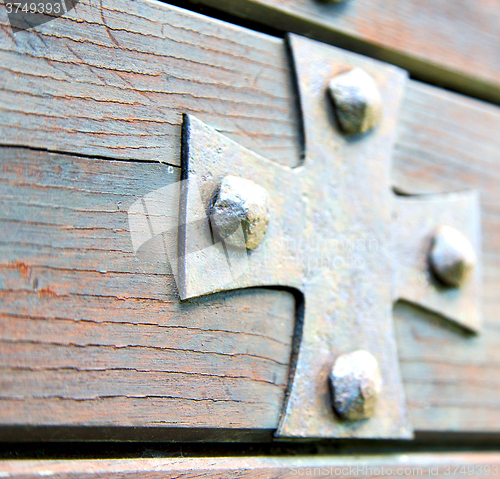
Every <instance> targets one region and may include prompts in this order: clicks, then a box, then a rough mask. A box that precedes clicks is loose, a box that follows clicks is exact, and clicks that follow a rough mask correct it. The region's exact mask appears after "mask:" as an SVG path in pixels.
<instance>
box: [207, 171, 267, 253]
mask: <svg viewBox="0 0 500 479" xmlns="http://www.w3.org/2000/svg"><path fill="white" fill-rule="evenodd" d="M211 220H212V225H213V226H214V229H215V230H216V232H217V234H218V235H219V236H220V237H221V238H222V239H224V240H225V242H226V243H229V244H231V245H233V246H237V247H241V246H245V247H246V248H247V249H254V248H257V246H259V244H260V243H261V241H262V240H263V239H264V235H265V233H266V230H267V225H268V224H269V195H268V193H267V191H266V190H265V189H264V188H262V187H261V186H259V185H257V184H255V183H254V182H253V181H251V180H247V179H245V178H240V177H238V176H226V177H225V178H224V179H223V180H222V182H221V184H220V188H219V191H218V192H217V196H216V198H215V202H214V204H213V207H212V215H211ZM240 225H241V227H242V230H243V235H241V234H239V235H238V232H239V231H241V230H240V229H239V227H240Z"/></svg>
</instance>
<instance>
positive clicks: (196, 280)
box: [179, 35, 479, 438]
mask: <svg viewBox="0 0 500 479" xmlns="http://www.w3.org/2000/svg"><path fill="white" fill-rule="evenodd" d="M289 42H290V46H291V51H292V56H293V63H294V69H295V72H296V77H297V82H298V90H299V94H300V100H301V109H302V117H303V124H304V139H305V160H304V162H303V163H302V164H300V165H299V166H297V167H295V168H288V167H284V166H281V165H279V164H277V163H275V162H272V161H268V160H266V159H265V158H263V157H261V156H259V155H257V154H255V153H253V152H251V151H249V150H247V149H245V148H243V147H241V146H240V145H238V144H236V143H235V142H233V141H231V140H230V139H228V138H227V137H225V136H223V135H221V134H220V133H218V132H217V131H215V130H214V129H212V128H210V127H209V126H207V125H205V124H203V123H202V122H201V121H199V120H197V119H196V118H193V117H190V116H186V117H185V123H184V131H183V169H184V178H185V179H190V178H194V177H196V178H198V179H199V182H200V188H199V192H196V195H201V201H202V204H203V208H206V209H207V210H208V209H209V208H210V205H211V203H212V201H213V196H214V194H215V192H216V191H217V189H218V187H219V185H220V183H221V181H222V180H223V178H225V177H226V176H228V175H234V176H237V177H241V178H245V179H249V180H252V181H253V182H254V183H255V184H257V185H260V186H261V187H263V188H265V189H266V190H267V192H268V194H269V197H270V205H271V207H270V222H269V226H268V228H267V232H266V234H265V238H264V240H263V241H262V243H261V244H260V245H259V246H258V247H257V248H255V249H252V250H251V251H248V264H247V265H246V269H245V270H244V271H242V272H240V273H241V274H240V273H239V276H238V277H236V278H235V279H233V280H232V281H231V282H230V283H229V284H225V285H223V286H220V285H217V284H214V283H213V282H211V281H210V279H209V278H208V276H207V275H206V274H204V270H205V268H207V264H206V263H205V262H204V257H203V255H202V254H199V253H197V251H198V252H199V251H200V250H201V249H202V248H201V247H200V244H199V243H200V241H201V243H203V242H204V241H205V240H206V242H207V243H210V241H211V239H210V237H209V236H210V231H208V230H206V231H204V232H203V233H202V234H204V235H208V237H207V238H205V239H204V240H203V239H202V240H200V238H199V237H198V236H197V235H199V232H198V233H196V234H195V233H194V232H193V231H192V229H190V228H186V229H185V230H184V233H185V234H184V237H183V238H182V241H180V259H181V261H180V263H181V264H180V268H181V270H180V276H181V279H182V281H181V282H180V287H179V290H180V295H181V298H182V299H187V298H191V297H194V296H199V295H202V294H208V293H213V292H216V291H226V290H233V289H239V288H249V287H259V286H283V287H291V288H295V289H297V290H299V291H300V292H302V294H303V298H304V308H303V312H302V316H301V313H300V312H299V313H298V316H299V317H298V318H297V327H296V331H297V335H296V336H297V338H296V340H297V341H298V346H299V347H298V353H297V354H296V357H294V359H293V361H292V370H291V376H290V377H291V379H290V384H289V389H288V393H287V398H286V402H285V406H284V412H283V415H282V418H281V421H280V424H279V427H278V430H277V432H276V436H277V437H281V438H293V437H296V438H301V437H309V438H323V437H331V438H334V437H335V438H339V437H357V438H409V437H412V428H411V425H410V423H409V420H408V418H407V413H406V406H405V398H404V391H403V385H402V381H401V376H400V372H399V365H398V358H397V346H396V341H395V334H394V325H393V318H392V308H393V303H394V302H395V301H396V300H399V299H403V300H406V301H409V302H412V303H415V304H417V305H420V306H422V307H424V308H427V309H429V310H432V311H434V312H437V313H439V314H441V315H443V316H445V317H446V318H448V319H450V320H452V321H455V322H457V323H459V324H461V325H462V326H463V327H465V328H467V329H469V330H472V331H475V330H477V329H478V327H479V313H478V304H477V302H478V299H477V298H478V291H479V283H478V282H479V271H478V268H476V270H475V271H474V274H473V276H472V277H471V278H470V279H469V281H468V282H467V283H466V284H464V285H463V286H462V287H461V288H449V287H445V286H444V285H443V284H441V283H440V282H439V281H438V280H436V279H435V277H434V275H433V274H432V272H431V270H430V267H429V265H428V252H429V247H430V244H431V240H432V238H433V234H434V232H435V231H436V229H437V228H438V227H439V226H441V225H448V226H451V227H453V228H456V229H457V230H459V231H460V232H461V233H462V234H463V235H464V236H465V237H466V238H468V240H469V241H470V242H471V244H472V245H473V246H474V248H475V249H476V251H477V252H478V251H479V224H478V221H479V220H478V219H479V214H478V208H479V206H478V198H477V195H476V194H475V193H474V192H464V193H450V194H443V195H435V196H429V197H425V198H422V197H405V196H397V195H396V194H395V193H394V192H393V191H392V189H391V182H390V167H391V154H392V149H393V145H394V142H395V136H396V124H397V113H398V108H399V104H400V103H401V100H402V96H403V93H404V87H405V82H406V81H407V76H406V72H404V71H403V70H400V69H398V68H395V67H393V66H390V65H387V64H384V63H381V62H378V61H374V60H371V59H367V58H364V57H362V56H359V55H356V54H353V53H349V52H345V51H343V50H341V49H338V48H335V47H332V46H328V45H324V44H321V43H318V42H315V41H312V40H309V39H305V38H302V37H299V36H295V35H291V36H289ZM353 67H360V68H362V69H363V70H364V71H365V72H367V73H368V74H369V75H371V76H372V77H373V79H374V80H375V82H376V84H377V85H378V88H379V90H380V92H381V97H382V104H383V112H384V113H383V118H382V120H381V122H380V124H379V126H378V127H377V128H376V129H374V130H373V131H371V132H369V133H367V134H363V135H357V136H346V135H343V134H342V132H341V131H340V130H339V126H338V122H337V120H336V117H335V111H334V106H333V104H332V103H331V102H329V101H328V84H329V81H330V80H331V79H332V78H333V77H335V76H336V75H338V74H339V73H341V72H343V71H346V70H349V69H350V68H353ZM188 185H189V183H188ZM194 195H195V192H194V188H193V189H192V188H191V187H190V186H188V187H187V188H186V190H185V191H184V197H183V200H182V205H183V206H182V207H181V216H182V214H184V215H185V214H186V210H187V209H189V208H194V207H195V206H193V205H195V199H194ZM182 211H184V213H182ZM211 267H214V268H217V265H215V266H214V265H213V264H212V266H211ZM269 320H270V321H271V320H272V319H269ZM359 349H362V350H365V351H368V352H369V353H371V354H372V355H373V356H374V357H375V358H376V360H377V361H378V364H379V367H380V372H381V376H382V382H383V390H382V393H381V395H380V397H379V400H378V403H377V406H376V410H375V412H374V414H373V416H372V417H371V418H370V419H365V420H361V421H346V420H342V419H340V418H339V417H337V416H336V415H335V413H334V411H333V409H332V397H331V392H330V389H329V381H328V376H329V373H330V371H331V368H332V366H333V364H334V362H335V359H336V358H338V357H339V355H342V354H345V353H350V352H352V351H354V350H359Z"/></svg>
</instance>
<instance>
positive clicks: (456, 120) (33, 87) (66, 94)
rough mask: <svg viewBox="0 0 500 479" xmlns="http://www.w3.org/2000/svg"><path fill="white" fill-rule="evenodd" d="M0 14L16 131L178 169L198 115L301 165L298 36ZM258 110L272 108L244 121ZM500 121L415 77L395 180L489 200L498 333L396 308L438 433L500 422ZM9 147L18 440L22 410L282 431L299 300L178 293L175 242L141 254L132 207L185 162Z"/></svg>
mask: <svg viewBox="0 0 500 479" xmlns="http://www.w3.org/2000/svg"><path fill="white" fill-rule="evenodd" d="M0 24H2V25H3V28H2V29H1V31H0V54H1V55H2V56H3V61H2V62H0V69H2V70H1V71H2V73H1V77H0V78H1V80H2V86H3V87H4V88H3V89H2V90H0V108H1V110H0V111H1V114H0V130H1V132H2V136H1V137H0V138H1V139H0V142H2V143H3V144H4V145H15V144H22V145H25V146H28V147H36V148H48V149H61V150H64V151H66V152H68V153H76V154H78V153H80V154H87V155H97V156H106V157H114V158H115V159H132V160H133V159H135V160H155V159H156V160H158V159H160V160H162V161H164V162H167V163H168V162H170V163H172V164H173V165H177V164H178V162H179V145H180V138H179V136H180V126H179V125H180V120H181V115H182V113H183V112H184V111H190V112H193V113H194V114H195V115H196V116H198V117H200V118H201V119H202V120H203V121H205V122H207V123H208V124H210V125H211V126H215V127H216V128H218V129H220V130H221V131H222V132H223V133H225V134H227V135H229V136H231V138H232V139H234V140H236V141H238V142H239V143H241V144H243V145H244V146H248V147H250V148H251V149H252V150H254V151H256V152H258V153H260V154H263V155H264V156H266V157H267V158H270V159H273V160H275V161H278V162H281V163H283V164H288V165H294V164H296V163H298V161H299V158H300V141H299V135H298V134H297V132H298V131H299V130H300V125H299V122H298V118H297V115H296V109H295V98H294V96H293V91H292V88H291V86H290V85H291V82H292V73H291V71H290V70H289V66H288V63H287V59H286V53H285V47H284V45H283V42H282V41H281V40H277V39H275V38H271V37H267V36H264V35H260V34H255V33H253V32H250V31H247V30H244V29H241V28H237V27H234V26H230V25H227V24H224V23H222V22H219V21H216V20H212V19H207V18H204V17H201V16H199V15H195V14H192V13H190V12H184V11H182V10H180V9H176V8H172V7H169V6H167V5H163V4H159V3H153V2H151V3H149V2H148V3H146V2H125V1H123V0H113V3H107V2H106V1H104V2H103V5H102V9H101V6H100V4H98V3H96V2H90V3H88V2H82V3H81V4H79V5H78V6H77V8H76V9H75V11H74V12H72V13H71V15H70V16H69V17H68V18H61V19H58V20H55V21H54V22H51V23H48V24H45V25H42V26H40V27H38V28H37V32H36V33H33V32H31V33H30V32H19V33H17V34H16V35H15V36H13V35H12V34H11V33H10V30H9V28H8V27H7V26H6V16H5V9H3V8H0ZM161 32H163V33H161ZM161 35H163V36H161ZM113 39H114V40H115V41H113ZM144 52H146V53H144ZM255 56H257V58H256V57H255ZM152 70H154V71H153V73H148V72H151V71H152ZM228 70H230V71H228ZM155 72H156V73H155ZM122 77H123V78H122ZM120 78H121V80H120ZM124 78H125V80H124ZM181 80H182V81H181ZM173 86H175V88H174V87H173ZM150 90H151V91H150ZM151 95H153V96H152V97H151V98H153V100H151V99H148V97H150V96H151ZM228 95H229V97H228ZM202 97H203V98H202ZM227 98H229V99H230V100H231V101H230V102H226V100H225V99H227ZM190 105H191V106H190ZM249 105H250V106H249ZM254 108H255V109H256V110H254ZM249 109H250V110H251V111H254V112H256V111H259V114H258V115H256V116H255V118H253V119H252V120H249V119H248V118H247V120H242V118H241V117H239V115H242V116H245V115H246V112H248V111H250V110H249ZM149 114H150V116H146V115H149ZM168 115H172V117H173V118H174V120H173V121H172V124H170V123H167V122H165V121H164V118H165V117H166V116H168ZM163 128H165V136H164V137H163V136H161V137H160V136H159V134H158V132H160V133H161V134H162V135H163V133H164V130H163ZM499 131H500V109H499V108H498V107H495V106H492V105H488V104H485V103H481V102H479V101H475V100H471V99H467V98H465V97H463V96H460V95H456V94H451V93H446V92H444V91H442V90H440V89H438V88H434V87H429V86H425V85H423V84H419V83H417V82H414V81H411V82H410V83H409V86H408V89H407V93H406V98H405V101H404V104H403V107H402V112H401V121H400V131H399V139H398V142H397V146H396V152H395V156H394V174H393V178H394V184H395V186H396V187H397V189H399V190H401V191H406V192H408V193H423V192H441V191H455V190H460V189H465V188H476V189H478V190H479V191H480V193H481V201H482V208H483V217H482V224H483V250H484V261H483V265H484V278H485V285H484V296H483V300H484V317H485V325H484V332H483V333H482V334H481V335H480V336H478V337H474V336H470V335H467V334H465V333H464V332H463V331H462V330H460V329H458V328H456V327H453V326H451V325H450V324H448V323H447V322H446V321H444V320H441V319H439V318H437V317H435V316H431V315H428V314H425V313H423V312H422V311H417V310H415V309H413V308H412V307H410V306H407V305H402V304H401V305H398V306H397V308H396V310H395V317H396V327H397V340H398V345H399V354H400V360H401V364H402V373H403V379H404V382H405V388H406V393H407V399H408V404H409V410H410V414H411V417H412V420H413V424H414V426H415V428H416V429H417V430H420V431H459V432H460V431H462V432H463V431H485V432H487V431H490V432H494V431H496V432H498V431H499V430H500V384H499V381H498V377H499V374H498V371H499V368H500V359H499V352H498V351H499V350H498V344H499V342H500V317H499V313H498V311H499V310H500V304H499V302H500V299H499V291H500V260H499V258H500V206H499V205H500V171H499V166H498V165H499V163H498V152H499V151H500V137H499V135H498V132H499ZM167 132H168V133H167ZM0 154H1V156H0V163H1V165H2V168H1V173H0V219H1V222H2V238H1V239H0V265H1V271H0V298H1V300H0V306H1V314H2V316H1V319H0V334H1V338H2V340H1V343H0V346H1V354H0V361H1V366H0V367H1V368H2V369H1V370H0V371H1V374H0V380H1V387H0V394H1V395H2V396H3V399H1V402H0V416H1V423H2V424H3V425H4V426H5V427H4V428H2V429H1V430H0V436H2V434H4V433H5V431H8V430H10V429H8V427H7V426H9V425H10V426H16V425H17V426H20V425H28V426H41V425H43V426H47V427H55V428H57V427H60V428H62V427H63V426H64V427H66V426H71V425H73V426H83V425H85V426H88V427H90V426H95V427H102V428H105V427H108V426H119V425H121V426H123V427H130V428H133V427H139V426H156V427H165V428H168V427H170V426H182V427H183V428H203V427H205V429H204V431H207V428H210V427H212V426H215V427H217V428H221V430H224V428H233V429H247V430H248V429H252V428H262V429H263V430H266V431H268V430H271V429H273V428H275V427H276V424H277V420H278V418H279V415H280V412H281V407H282V398H283V394H284V390H285V387H286V382H287V374H288V361H289V355H290V347H291V335H292V330H293V319H294V312H295V304H294V298H293V297H292V296H291V295H290V294H289V293H286V292H277V291H267V290H258V291H241V292H237V293H232V294H227V295H214V296H211V297H207V298H205V299H203V300H198V301H190V302H188V303H182V304H180V303H179V302H178V299H177V296H176V289H175V285H174V282H173V279H172V276H171V275H170V274H169V269H168V267H166V266H165V264H166V262H165V261H164V257H163V256H161V259H160V260H159V259H158V256H159V253H158V251H159V245H158V244H157V243H155V242H154V241H152V242H151V243H150V244H149V245H148V248H146V249H144V250H140V251H139V255H138V256H137V257H135V256H134V254H133V252H132V245H131V242H130V235H129V231H128V224H127V221H126V213H125V212H126V210H127V208H128V206H129V205H130V204H131V203H132V202H133V201H134V200H135V199H137V198H138V197H140V196H142V195H144V194H145V193H148V192H150V191H152V190H154V189H156V188H158V187H161V186H164V185H166V184H169V183H170V182H172V181H175V179H176V178H178V175H179V171H178V169H177V168H175V167H170V168H169V166H167V165H162V164H159V163H158V162H155V161H140V162H139V161H138V162H132V161H111V160H109V159H106V160H104V159H103V160H99V159H87V158H78V157H74V156H69V155H62V154H52V153H47V152H37V151H30V150H29V149H25V148H10V147H8V148H2V149H1V150H0ZM10 426H9V427H10ZM25 432H26V431H25ZM5 434H7V433H5ZM82 434H83V433H82ZM128 434H129V435H128V436H127V438H132V439H133V438H134V437H137V436H134V434H135V432H134V430H131V432H130V430H129V432H128ZM2 437H3V438H5V437H7V436H6V435H3V436H2ZM9 437H11V436H9ZM51 437H54V438H56V437H57V433H54V436H51ZM74 437H76V436H74ZM191 437H192V436H191ZM198 437H206V436H203V435H202V434H201V433H200V434H199V436H198ZM160 438H161V436H160ZM225 438H226V435H225V433H221V434H220V435H219V439H225ZM156 439H157V440H158V439H159V438H158V436H156ZM194 439H196V437H194Z"/></svg>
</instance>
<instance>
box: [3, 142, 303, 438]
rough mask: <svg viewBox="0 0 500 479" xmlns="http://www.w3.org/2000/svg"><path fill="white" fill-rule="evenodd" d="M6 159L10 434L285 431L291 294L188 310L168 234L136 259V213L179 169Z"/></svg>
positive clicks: (24, 154)
mask: <svg viewBox="0 0 500 479" xmlns="http://www.w3.org/2000/svg"><path fill="white" fill-rule="evenodd" d="M0 155H1V156H0V165H1V166H0V171H1V173H0V184H1V193H0V212H1V213H0V222H1V224H2V231H3V232H4V233H3V235H2V239H1V241H0V258H1V262H0V308H1V309H0V371H1V373H0V423H1V424H3V425H6V426H7V425H9V426H12V425H20V424H29V425H50V426H55V425H61V426H83V425H85V426H95V425H101V426H105V425H111V424H112V425H114V426H141V427H147V426H157V427H172V426H175V427H177V428H186V427H192V428H223V429H224V428H228V429H251V428H256V429H259V430H272V429H275V428H276V425H277V422H278V419H279V415H280V411H281V406H282V402H283V398H284V392H285V388H286V385H287V381H288V370H289V361H290V351H291V341H292V334H293V327H294V325H293V317H294V311H295V303H294V298H293V296H292V295H290V294H289V293H285V292H280V293H278V292H271V291H264V290H262V291H252V292H248V291H247V292H245V291H243V292H236V293H234V294H232V295H229V296H224V297H222V296H217V295H214V296H212V297H208V298H205V299H204V300H202V301H190V302H185V303H183V304H180V303H179V300H178V296H177V289H176V286H175V282H174V279H173V276H172V274H171V272H170V271H169V269H168V266H167V265H168V260H167V258H166V257H165V255H164V254H163V251H162V249H160V247H159V244H158V237H157V238H156V239H153V240H151V241H149V243H146V244H145V245H144V247H143V248H141V249H140V250H139V252H138V254H137V255H134V252H133V249H132V242H131V239H130V233H129V226H128V220H127V210H128V208H129V207H130V205H131V204H132V203H133V202H134V201H135V200H136V199H137V198H140V197H142V196H143V195H144V194H146V193H148V192H149V191H152V190H155V189H157V188H160V187H162V186H165V185H168V184H171V183H172V182H173V181H177V180H178V179H179V169H178V168H175V169H174V168H172V167H168V166H166V165H160V164H154V163H143V164H141V163H134V162H123V161H109V160H87V159H82V158H74V157H69V156H64V155H56V154H50V153H45V152H35V151H30V150H25V149H18V148H3V149H1V150H0ZM253 301H256V302H257V303H258V305H259V307H258V308H257V309H254V308H253V307H252V302H253Z"/></svg>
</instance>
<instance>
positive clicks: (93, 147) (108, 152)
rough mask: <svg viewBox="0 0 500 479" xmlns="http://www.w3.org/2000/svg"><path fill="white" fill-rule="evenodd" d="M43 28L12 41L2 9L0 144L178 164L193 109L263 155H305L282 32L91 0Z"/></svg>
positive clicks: (153, 5)
mask: <svg viewBox="0 0 500 479" xmlns="http://www.w3.org/2000/svg"><path fill="white" fill-rule="evenodd" d="M36 30H37V31H36V32H31V31H30V32H19V33H17V34H16V35H15V36H13V35H12V34H11V33H10V27H9V24H8V19H7V14H6V9H4V8H2V9H0V78H1V79H2V89H1V91H0V138H1V140H0V141H1V142H2V144H9V145H29V146H33V147H38V148H46V149H49V150H61V151H68V152H73V153H78V154H87V155H94V156H107V157H112V158H125V159H138V160H155V161H156V160H158V161H161V162H164V163H169V164H173V165H178V164H179V151H180V141H179V132H180V125H181V122H182V113H192V114H194V115H196V116H197V117H199V118H200V119H202V120H203V121H205V122H207V123H208V124H210V125H212V126H214V127H216V128H218V129H220V130H221V131H223V132H224V133H225V134H227V135H228V136H229V137H231V138H233V139H234V140H236V141H238V142H239V143H241V144H243V145H245V146H247V147H249V148H252V149H254V150H255V151H258V152H259V153H261V154H262V155H264V156H265V157H268V158H270V159H274V160H276V161H281V162H284V163H289V162H292V164H293V162H295V161H296V160H298V148H299V143H298V139H297V138H298V136H297V122H296V116H295V115H296V110H295V108H294V106H295V103H294V99H293V96H292V94H291V88H292V87H291V85H292V78H291V77H290V75H289V72H288V65H287V61H286V58H285V56H284V54H283V52H284V47H283V43H282V41H281V40H279V39H273V38H272V37H268V36H266V35H261V34H258V33H253V32H250V31H246V33H245V34H244V35H243V36H242V35H241V33H242V29H240V28H237V27H232V26H231V25H229V24H222V23H221V22H214V21H211V20H210V19H206V20H205V19H204V18H203V17H201V16H199V15H195V14H191V13H189V12H186V11H183V10H181V9H178V8H175V7H169V6H167V5H164V4H161V3H160V2H132V3H130V2H126V1H123V0H118V1H117V2H115V1H109V0H104V1H102V0H84V1H82V2H80V3H79V4H78V5H77V6H76V8H75V9H74V10H72V11H71V12H70V13H68V14H67V15H66V16H64V17H63V18H59V19H57V20H55V21H53V22H51V23H48V24H44V25H41V26H40V27H38V28H37V29H36ZM35 85H36V87H35Z"/></svg>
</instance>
